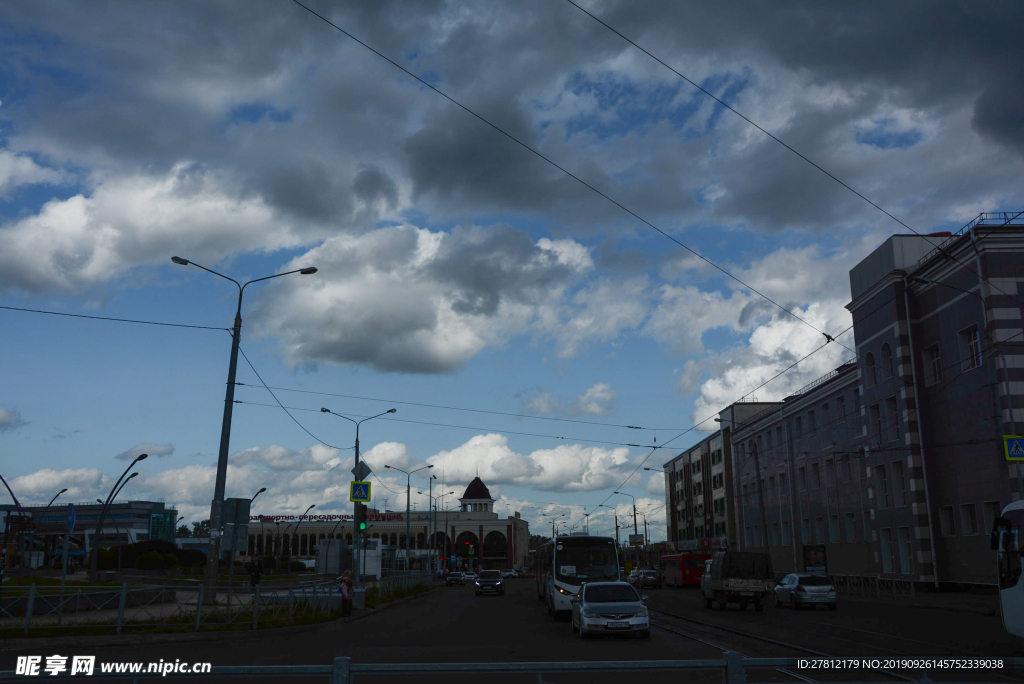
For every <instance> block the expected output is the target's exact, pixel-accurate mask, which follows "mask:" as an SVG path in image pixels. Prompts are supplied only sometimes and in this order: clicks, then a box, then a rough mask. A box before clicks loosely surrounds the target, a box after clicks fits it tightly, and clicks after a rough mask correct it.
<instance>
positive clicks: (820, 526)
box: [814, 515, 827, 544]
mask: <svg viewBox="0 0 1024 684" xmlns="http://www.w3.org/2000/svg"><path fill="white" fill-rule="evenodd" d="M826 541H827V540H826V539H825V518H823V517H822V516H820V515H819V516H818V517H817V518H815V519H814V543H815V544H824V543H825V542H826Z"/></svg>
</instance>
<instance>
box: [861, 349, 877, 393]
mask: <svg viewBox="0 0 1024 684" xmlns="http://www.w3.org/2000/svg"><path fill="white" fill-rule="evenodd" d="M864 374H865V377H866V380H867V383H868V387H871V386H872V385H874V384H875V382H876V381H877V378H876V377H875V355H874V354H872V353H871V352H868V355H867V356H865V357H864Z"/></svg>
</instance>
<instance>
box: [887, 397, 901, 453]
mask: <svg viewBox="0 0 1024 684" xmlns="http://www.w3.org/2000/svg"><path fill="white" fill-rule="evenodd" d="M885 416H886V420H888V421H889V441H890V442H895V441H896V440H898V439H899V438H900V411H899V408H898V407H897V406H896V397H890V398H888V399H886V400H885Z"/></svg>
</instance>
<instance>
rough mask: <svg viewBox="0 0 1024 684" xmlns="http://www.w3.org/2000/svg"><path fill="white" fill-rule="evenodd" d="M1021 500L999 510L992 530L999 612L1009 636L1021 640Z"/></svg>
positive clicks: (1023, 607)
mask: <svg viewBox="0 0 1024 684" xmlns="http://www.w3.org/2000/svg"><path fill="white" fill-rule="evenodd" d="M1022 530H1024V501H1015V502H1013V503H1011V504H1010V505H1009V506H1007V507H1006V508H1004V509H1003V514H1002V516H1000V517H999V518H998V519H997V520H996V521H995V525H993V527H992V550H993V551H995V552H996V560H997V563H998V566H999V608H1000V610H999V612H1000V613H1002V616H1003V627H1005V628H1006V631H1007V632H1009V633H1010V634H1015V635H1017V636H1020V637H1024V575H1022V574H1021V558H1020V552H1021V541H1022V540H1021V534H1022Z"/></svg>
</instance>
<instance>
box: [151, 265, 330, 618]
mask: <svg viewBox="0 0 1024 684" xmlns="http://www.w3.org/2000/svg"><path fill="white" fill-rule="evenodd" d="M171 261H173V262H174V263H176V264H178V265H179V266H189V265H191V266H195V267H196V268H201V269H203V270H204V271H206V272H207V273H212V274H213V275H215V276H219V277H221V278H223V279H224V280H230V281H231V282H233V283H234V284H235V287H237V288H238V309H237V310H236V311H235V325H234V328H232V332H231V361H230V364H229V365H228V387H227V393H226V394H225V397H224V418H223V421H222V422H221V427H220V452H219V454H218V456H217V479H216V480H215V482H214V487H213V501H212V502H211V503H210V537H211V539H210V541H211V542H212V545H213V549H212V551H213V553H211V554H210V557H209V559H208V561H207V564H206V581H207V584H208V585H209V587H210V590H211V592H210V596H211V598H214V597H215V592H214V586H215V584H216V582H217V570H218V568H219V565H220V528H221V527H222V526H223V523H224V519H223V509H224V486H225V483H226V481H227V475H228V446H229V444H230V443H231V409H232V408H233V407H234V404H235V369H236V368H237V367H238V343H239V341H240V340H241V337H242V295H243V294H244V293H245V288H247V287H248V286H250V285H252V284H253V283H258V282H260V281H263V280H270V279H271V278H280V277H281V276H286V275H290V274H292V273H301V274H302V275H312V274H314V273H316V269H315V268H313V267H307V268H299V269H295V270H294V271H285V272H284V273H277V274H275V275H271V276H266V277H263V278H256V279H255V280H250V281H249V282H247V283H245V284H244V285H242V284H240V283H239V282H238V281H237V280H235V279H234V278H229V277H228V276H226V275H224V274H223V273H217V272H216V271H214V270H211V269H209V268H206V267H205V266H200V265H199V264H197V263H196V262H194V261H189V260H188V259H182V258H181V257H178V256H175V257H171ZM232 561H233V556H232ZM214 600H215V598H214Z"/></svg>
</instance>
